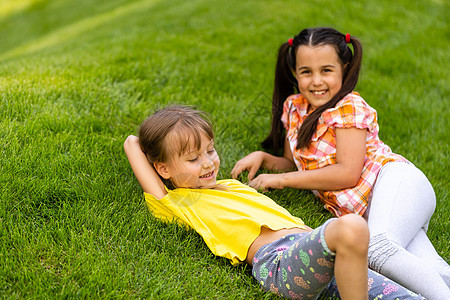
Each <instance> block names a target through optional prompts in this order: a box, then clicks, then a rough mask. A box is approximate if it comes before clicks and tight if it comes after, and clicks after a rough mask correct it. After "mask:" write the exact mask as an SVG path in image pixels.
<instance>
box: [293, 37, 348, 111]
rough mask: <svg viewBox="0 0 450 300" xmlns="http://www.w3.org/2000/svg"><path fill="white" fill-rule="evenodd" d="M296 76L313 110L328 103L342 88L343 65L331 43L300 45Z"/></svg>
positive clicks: (309, 109) (301, 90)
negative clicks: (314, 45) (312, 45)
mask: <svg viewBox="0 0 450 300" xmlns="http://www.w3.org/2000/svg"><path fill="white" fill-rule="evenodd" d="M295 77H296V78H297V82H298V88H299V91H300V94H302V95H303V97H305V98H306V100H308V103H309V104H310V106H309V108H308V111H312V110H314V109H316V108H318V107H319V106H322V105H323V104H325V103H327V102H328V101H330V100H331V98H333V96H334V95H336V94H337V92H338V91H339V90H340V89H341V86H342V77H343V66H342V63H341V60H340V59H339V57H338V55H337V53H336V50H335V48H334V47H332V46H330V45H322V46H316V47H311V46H304V45H302V46H300V47H298V48H297V53H296V66H295Z"/></svg>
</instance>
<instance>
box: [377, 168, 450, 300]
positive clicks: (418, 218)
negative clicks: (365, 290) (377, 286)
mask: <svg viewBox="0 0 450 300" xmlns="http://www.w3.org/2000/svg"><path fill="white" fill-rule="evenodd" d="M434 207H435V196H434V191H433V189H432V187H431V185H430V183H429V182H428V180H427V179H426V177H425V176H424V175H423V173H422V172H420V170H418V169H417V168H415V167H414V166H413V165H412V164H407V163H389V164H387V165H386V166H385V167H384V168H383V169H382V171H381V173H380V174H379V175H378V178H377V182H376V184H375V187H374V190H373V195H372V200H371V203H370V210H369V214H368V224H369V229H370V235H371V238H370V246H369V265H370V267H371V268H373V269H374V270H375V271H378V272H379V273H381V274H383V275H385V276H387V277H389V278H391V279H393V280H395V281H396V282H398V283H400V284H402V285H403V286H405V287H407V288H409V289H411V290H413V291H415V292H417V293H420V294H421V295H423V296H425V297H426V298H429V299H446V298H448V299H450V290H449V288H448V287H447V285H446V284H445V282H444V281H443V279H442V277H441V276H440V274H439V273H438V272H437V271H436V270H435V269H433V268H432V267H431V266H430V265H429V264H427V263H426V261H424V260H423V259H421V258H420V257H417V256H415V255H413V254H411V253H410V252H408V251H407V250H406V247H407V246H408V245H409V244H410V243H411V242H412V241H413V240H414V238H415V237H416V235H417V234H418V233H419V232H420V231H421V230H424V229H425V228H426V226H427V225H428V222H429V219H430V218H431V215H432V214H433V211H434Z"/></svg>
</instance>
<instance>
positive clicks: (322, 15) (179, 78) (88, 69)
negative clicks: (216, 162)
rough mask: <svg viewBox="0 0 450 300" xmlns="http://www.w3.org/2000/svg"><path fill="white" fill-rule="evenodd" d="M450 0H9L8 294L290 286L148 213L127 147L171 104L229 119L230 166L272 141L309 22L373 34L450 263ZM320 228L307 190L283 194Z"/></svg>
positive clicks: (369, 85) (402, 134) (385, 115)
mask: <svg viewBox="0 0 450 300" xmlns="http://www.w3.org/2000/svg"><path fill="white" fill-rule="evenodd" d="M449 6H450V5H449V2H448V1H442V0H433V1H430V0H418V1H407V0H399V1H390V0H379V1H344V0H328V1H326V0H317V1H298V0H288V1H286V0H279V1H275V0H273V1H257V0H250V1H238V0H232V1H216V0H214V1H208V0H192V1H182V0H170V1H169V0H166V1H163V0H78V1H69V0H53V1H50V0H2V1H0V37H1V38H0V159H1V161H0V187H1V188H0V201H1V205H0V298H11V299H22V298H29V299H31V298H32V299H36V298H37V299H48V298H72V297H81V298H148V299H182V298H183V299H184V298H210V299H216V298H232V299H234V298H236V299H252V298H255V299H273V298H276V297H275V296H273V295H270V294H266V293H263V292H261V290H260V289H259V287H258V285H257V283H256V281H255V280H254V279H253V278H252V277H251V275H250V270H249V268H246V267H245V266H239V267H232V266H231V265H230V264H229V263H228V261H226V260H225V259H222V258H217V257H214V256H213V255H212V254H211V253H210V251H209V250H208V248H207V247H206V246H205V244H204V243H203V241H202V240H201V238H200V237H199V236H198V235H197V234H196V233H195V232H193V231H187V230H185V229H182V228H179V227H178V226H176V225H174V224H164V223H161V222H160V221H158V220H156V219H155V218H154V217H152V216H151V214H149V212H148V211H147V208H146V206H145V203H144V200H143V195H142V191H141V189H140V187H139V184H138V182H137V181H136V179H135V177H134V176H133V173H132V171H131V168H130V167H129V164H128V162H127V159H126V157H125V154H124V152H123V148H122V144H123V141H124V140H125V138H126V136H127V135H129V134H133V133H136V130H137V127H138V125H139V124H140V122H141V121H142V120H143V119H144V118H145V117H147V116H148V115H149V114H150V113H151V112H153V111H154V110H155V109H156V108H159V107H162V106H164V105H166V104H168V103H178V104H191V105H195V106H197V107H198V108H199V109H202V110H205V111H207V112H209V113H210V115H211V117H212V119H213V120H214V121H215V128H216V136H217V138H216V144H217V148H218V151H219V153H220V155H221V159H222V167H221V172H220V174H219V175H220V176H219V177H220V178H228V177H229V173H230V171H231V169H232V167H233V165H234V163H235V162H236V161H237V160H238V159H239V158H241V157H242V156H244V155H245V154H247V153H249V152H250V151H254V150H257V149H261V148H260V146H259V142H260V141H261V140H262V139H263V138H264V137H265V136H266V134H267V133H268V130H269V124H270V109H271V107H270V106H271V99H270V98H271V92H272V85H273V73H274V64H275V53H276V50H277V48H278V46H279V45H280V44H281V43H282V42H284V41H286V40H287V39H288V38H290V37H292V36H293V35H295V34H297V33H298V32H299V31H300V30H301V29H303V28H304V27H315V26H332V27H335V28H337V29H338V30H340V31H342V32H350V33H351V34H352V35H354V36H357V37H358V38H360V39H361V41H362V43H363V46H364V60H363V69H362V74H361V79H360V82H359V84H358V88H357V90H358V91H359V92H360V93H361V95H362V96H363V97H364V98H365V99H366V100H367V101H368V102H369V103H370V104H371V105H372V106H373V107H374V108H376V109H377V110H378V113H379V122H380V127H381V133H380V136H381V139H382V140H383V141H385V142H386V143H387V144H388V145H390V146H391V148H392V149H393V150H394V152H397V153H400V154H402V155H404V156H405V157H406V158H408V159H409V160H411V161H412V162H413V163H414V164H416V165H417V166H418V167H419V168H420V169H421V170H422V171H423V172H424V173H425V174H426V175H427V176H428V178H429V179H430V181H431V183H432V184H433V186H434V188H435V192H436V196H437V207H436V211H435V214H434V216H433V218H432V220H431V222H430V226H429V236H430V239H431V241H432V242H433V244H434V245H435V247H436V249H437V251H438V252H439V254H440V255H442V256H443V257H444V258H445V259H447V261H449V259H450V243H449V240H450V230H449V229H450V226H449V225H450V222H449V212H450V207H449V196H448V193H449V190H450V189H449V181H448V174H449V173H448V172H449V171H448V170H449V169H450V166H449V135H448V128H449V119H450V115H449V109H448V104H449V102H448V101H449V85H448V78H449V77H450V76H449V75H450V74H449V69H448V66H449V65H450V61H449V56H448V53H450V51H449V50H450V43H449V36H450V35H449V33H450V32H449V26H448V20H449V18H448V17H449V14H448V11H449V8H450V7H449ZM269 194H270V196H271V197H273V198H274V199H276V201H277V202H278V203H280V204H281V205H282V206H284V207H286V208H287V209H288V210H289V211H291V213H293V214H295V215H297V216H300V217H301V218H303V219H304V221H305V222H306V223H307V224H309V225H310V226H313V227H314V226H317V225H319V224H321V223H322V222H323V221H324V220H326V219H328V218H330V217H331V214H330V213H328V212H327V211H325V210H324V209H322V207H321V204H320V203H319V202H318V201H317V200H315V199H314V198H313V196H312V194H311V193H310V192H308V191H297V190H289V189H288V190H283V191H273V192H270V193H269Z"/></svg>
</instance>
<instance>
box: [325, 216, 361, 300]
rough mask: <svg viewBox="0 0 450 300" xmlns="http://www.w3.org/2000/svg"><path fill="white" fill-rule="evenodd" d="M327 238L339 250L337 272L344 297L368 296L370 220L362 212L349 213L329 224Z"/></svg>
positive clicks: (334, 249)
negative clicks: (357, 213) (363, 216)
mask: <svg viewBox="0 0 450 300" xmlns="http://www.w3.org/2000/svg"><path fill="white" fill-rule="evenodd" d="M325 240H326V243H327V245H328V247H329V248H330V250H331V251H333V252H335V253H336V262H335V267H334V275H335V277H336V283H337V285H338V288H339V294H340V295H341V297H342V299H367V296H368V294H367V264H368V263H367V249H368V246H369V229H368V227H367V223H366V221H365V220H364V219H363V218H362V217H360V216H358V215H345V216H343V217H341V218H339V219H337V220H336V221H334V222H331V223H330V224H329V225H328V226H327V228H326V229H325Z"/></svg>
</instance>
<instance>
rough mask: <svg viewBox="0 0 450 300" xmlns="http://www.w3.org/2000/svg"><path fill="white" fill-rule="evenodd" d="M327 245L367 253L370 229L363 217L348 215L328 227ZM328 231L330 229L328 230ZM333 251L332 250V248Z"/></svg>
mask: <svg viewBox="0 0 450 300" xmlns="http://www.w3.org/2000/svg"><path fill="white" fill-rule="evenodd" d="M328 226H329V227H330V228H329V230H328V232H327V231H326V232H325V234H327V233H328V239H327V236H326V240H327V243H329V244H331V247H334V248H335V249H337V248H343V247H345V248H352V249H354V251H358V252H362V253H367V249H368V245H369V228H368V226H367V222H366V221H365V220H364V218H363V217H361V216H359V215H356V214H348V215H345V216H342V217H340V218H339V219H337V220H335V221H334V222H332V223H330V224H329V225H328ZM327 229H328V228H327ZM330 249H331V248H330Z"/></svg>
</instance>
